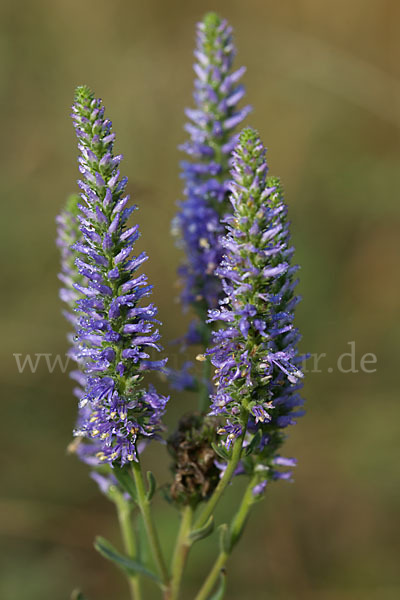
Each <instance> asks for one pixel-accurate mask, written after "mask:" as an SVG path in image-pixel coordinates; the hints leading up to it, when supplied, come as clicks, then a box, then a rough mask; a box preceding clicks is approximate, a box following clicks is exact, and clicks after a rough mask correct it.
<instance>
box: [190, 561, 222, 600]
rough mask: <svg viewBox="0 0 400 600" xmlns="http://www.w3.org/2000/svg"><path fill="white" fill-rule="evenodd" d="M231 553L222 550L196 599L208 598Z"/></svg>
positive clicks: (205, 599) (206, 599)
mask: <svg viewBox="0 0 400 600" xmlns="http://www.w3.org/2000/svg"><path fill="white" fill-rule="evenodd" d="M228 557H229V554H228V553H227V552H224V551H223V552H220V553H219V556H218V558H217V560H216V561H215V564H214V566H213V568H212V569H211V571H210V573H209V574H208V577H207V579H206V580H205V582H204V583H203V585H202V587H201V590H200V591H199V593H198V594H197V596H196V597H195V599H194V600H208V598H209V596H210V594H211V592H212V590H213V588H214V586H215V584H216V582H217V579H218V577H219V575H220V573H221V569H223V567H224V566H225V563H226V561H227V560H228Z"/></svg>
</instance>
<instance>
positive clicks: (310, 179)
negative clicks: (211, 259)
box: [0, 0, 400, 600]
mask: <svg viewBox="0 0 400 600" xmlns="http://www.w3.org/2000/svg"><path fill="white" fill-rule="evenodd" d="M210 9H214V10H217V11H219V12H220V13H221V14H222V15H223V16H225V17H226V18H228V19H229V21H230V22H231V24H232V25H233V27H234V29H235V32H236V38H235V39H236V43H237V46H238V48H239V55H238V59H237V65H238V66H239V65H241V64H245V65H246V66H247V68H248V71H247V74H246V76H245V80H244V81H245V84H246V87H247V91H248V95H247V97H248V99H249V100H250V102H251V104H252V105H253V107H254V112H253V114H252V115H251V117H250V118H249V119H248V120H247V123H249V124H250V123H251V124H253V125H254V126H256V127H257V128H258V129H259V131H260V132H261V134H262V137H263V139H264V140H265V142H266V144H267V146H268V148H269V152H268V159H269V164H270V168H271V173H273V174H279V175H280V176H281V178H282V180H283V182H284V185H285V189H286V197H287V201H288V203H289V206H290V213H291V220H292V231H293V238H294V242H295V244H296V247H297V259H298V261H299V262H300V263H301V265H302V271H301V284H300V290H301V294H302V296H303V302H302V304H301V306H300V307H299V311H298V320H297V324H298V326H299V327H300V328H301V330H302V333H303V349H304V350H308V351H309V352H311V353H326V355H327V356H326V357H325V358H324V359H322V360H321V362H320V368H319V371H320V372H318V373H309V375H308V377H307V381H306V384H305V390H304V391H305V395H306V397H307V415H306V417H305V418H304V419H302V420H301V422H300V423H299V424H298V426H296V427H295V428H292V430H291V431H290V439H289V441H288V444H287V448H286V454H287V455H295V456H297V457H298V459H299V466H298V468H297V470H296V481H295V484H293V485H291V484H285V483H280V484H277V485H274V486H271V488H270V489H269V491H268V493H267V498H266V501H265V502H264V503H262V504H259V505H258V506H257V507H256V510H255V511H254V513H253V515H252V518H251V520H250V523H249V526H248V529H247V531H246V535H245V538H244V540H243V542H242V545H241V546H240V547H238V549H237V550H236V553H235V554H234V556H233V557H232V559H231V562H230V564H229V567H228V572H229V590H228V594H227V598H229V600H247V599H252V600H263V599H267V600H305V599H307V600H314V599H315V600H392V599H397V598H399V597H400V572H399V568H398V567H399V550H400V526H399V518H398V517H399V492H400V475H399V467H398V464H399V442H398V440H399V410H398V401H399V394H398V374H399V367H398V359H399V351H398V348H399V334H400V327H399V312H400V311H399V304H400V303H399V292H400V281H399V259H400V247H399V237H400V236H399V225H400V210H399V207H400V202H399V189H400V172H399V161H400V144H399V142H400V140H399V128H400V61H399V58H400V56H399V46H400V36H399V22H400V3H399V2H398V1H397V0H352V1H351V2H349V1H348V0H336V1H335V2H324V1H321V0H288V1H286V2H276V1H273V0H258V1H257V0H246V1H243V0H225V1H218V0H214V2H209V1H207V2H202V1H199V0H197V1H194V0H185V1H181V2H179V1H177V0H171V1H169V2H167V1H166V0H158V1H157V0H146V2H144V1H142V2H139V1H138V0H131V1H130V2H128V1H123V0H112V1H111V2H110V1H106V0H85V1H84V2H82V1H77V0H69V1H68V2H67V1H63V0H59V1H57V0H35V2H32V1H30V0H14V1H13V2H11V1H7V0H2V2H1V8H0V23H1V35H0V93H1V99H2V111H1V138H2V141H1V150H0V152H1V153H2V158H1V161H0V188H1V196H2V201H1V216H2V219H1V235H0V244H1V252H0V260H1V261H2V266H1V283H2V298H1V302H2V309H1V312H0V320H1V326H0V331H1V338H2V344H1V346H2V348H1V361H0V369H1V377H2V384H1V395H2V408H1V419H0V423H1V424H0V427H1V436H0V444H1V446H2V450H1V452H0V462H1V491H0V537H1V552H0V555H1V559H0V561H1V574H0V598H1V599H2V600H61V599H68V598H69V597H70V593H71V590H72V589H73V588H75V587H80V588H82V589H83V590H84V591H85V593H86V594H87V596H88V598H89V599H90V600H119V599H120V600H124V598H127V589H126V588H125V583H124V582H123V581H121V578H120V575H119V573H117V572H116V571H115V570H114V568H113V566H110V565H108V564H106V562H105V561H104V560H103V559H102V558H101V557H100V556H98V555H97V554H96V553H95V551H94V550H93V548H92V540H93V538H94V535H95V534H97V533H101V534H103V535H106V536H108V537H109V538H110V539H112V540H113V541H114V543H115V544H118V543H119V538H118V531H117V530H116V526H115V519H114V514H113V507H112V505H111V504H110V503H108V502H107V500H106V499H104V498H102V497H101V496H100V495H99V493H98V491H97V489H96V486H95V484H94V483H93V482H92V481H91V480H89V478H88V476H87V469H86V467H85V466H83V465H81V464H79V463H78V461H77V460H76V459H75V458H74V457H71V456H68V455H67V454H66V452H65V448H66V446H67V444H68V442H69V441H70V437H71V428H72V426H73V422H74V419H75V412H76V407H75V402H74V400H73V399H72V396H71V387H72V383H71V382H70V380H69V378H68V376H67V375H66V374H63V373H62V372H61V371H60V369H57V368H56V369H55V370H54V372H53V373H49V371H48V369H47V368H46V365H45V363H44V362H43V361H42V362H40V363H39V366H38V368H37V370H36V372H35V373H31V372H30V370H29V369H28V368H27V369H26V370H25V371H24V372H23V373H19V372H18V368H17V364H16V360H15V358H14V356H13V354H14V353H19V354H22V355H23V356H25V355H26V354H31V355H34V354H35V353H50V354H52V355H55V354H58V353H59V354H62V355H63V354H64V353H65V351H66V349H67V343H66V338H65V335H66V329H67V327H66V324H65V322H64V320H63V318H62V316H61V314H60V302H59V301H58V281H57V271H58V253H57V250H56V248H55V245H54V238H55V225H54V218H55V215H56V214H57V212H58V211H59V210H60V208H61V207H62V205H63V202H64V200H65V198H66V196H67V195H68V194H70V193H71V192H73V191H76V189H77V188H76V183H75V182H76V179H77V164H76V146H75V139H74V133H73V129H72V125H71V123H70V120H69V116H68V115H69V112H70V105H71V102H72V96H73V90H74V87H75V86H76V85H77V84H81V83H87V84H89V85H90V86H91V87H92V88H93V89H94V90H95V92H96V94H97V95H99V96H101V97H102V98H103V100H104V102H105V104H106V107H107V111H108V113H107V114H108V115H109V116H110V117H111V118H112V120H113V124H114V128H115V131H116V132H117V149H118V151H119V152H122V153H124V155H125V160H124V168H123V171H124V173H126V174H127V175H128V176H129V178H130V184H129V186H130V192H132V194H133V195H134V198H135V201H136V202H137V203H138V204H139V205H140V211H139V212H138V213H137V218H138V221H139V223H140V226H141V231H142V239H141V241H140V248H141V249H142V248H146V251H147V252H148V254H149V255H150V257H151V260H150V261H149V262H148V265H147V266H146V270H147V273H148V274H149V277H150V279H151V281H152V282H154V284H155V294H154V300H155V301H156V302H157V303H158V305H159V307H160V313H161V318H162V320H163V322H164V327H163V334H164V342H165V346H166V347H167V348H168V341H170V340H172V339H174V338H176V337H178V336H179V335H182V334H183V333H184V331H185V327H186V324H187V322H188V318H187V317H185V318H182V317H181V312H180V307H179V305H178V304H177V303H176V300H175V299H176V296H177V293H178V292H177V288H176V283H175V280H176V277H175V271H176V268H177V265H178V263H179V260H180V253H179V251H178V250H177V249H176V248H174V243H173V241H172V239H171V237H170V234H169V222H170V220H171V218H172V217H173V215H174V211H175V202H176V199H177V198H179V196H180V194H181V182H180V180H179V169H178V162H179V160H180V158H181V156H180V153H179V152H178V150H177V149H176V147H177V145H178V144H179V143H181V142H182V141H183V140H184V139H185V134H184V132H183V129H182V125H183V110H184V107H185V106H186V105H190V104H191V92H192V79H193V74H192V70H191V64H192V50H193V40H194V26H195V22H196V21H197V20H198V19H199V18H200V17H201V16H202V15H203V13H204V12H206V11H207V10H210ZM351 341H354V342H355V345H354V348H355V357H356V368H357V369H358V372H357V373H356V372H351V373H343V372H340V370H338V368H337V359H338V357H339V356H340V355H341V354H343V353H345V352H348V351H349V349H350V346H349V342H351ZM168 351H169V350H168ZM365 353H374V354H375V355H376V357H377V364H376V372H374V373H365V372H362V371H361V370H360V360H361V357H362V356H363V355H364V354H365ZM171 355H172V361H177V360H178V359H177V358H176V351H175V350H171ZM179 360H180V359H179ZM346 361H347V362H346ZM343 365H344V366H345V367H346V368H347V369H348V368H350V357H347V358H345V359H343ZM369 368H372V367H371V366H370V365H369ZM311 369H312V365H310V370H311ZM192 404H193V399H192V398H191V397H190V396H189V395H188V396H185V395H184V394H177V395H176V396H174V397H173V399H172V400H171V403H170V410H169V413H168V416H167V421H168V423H173V422H174V419H176V417H177V415H179V414H181V413H183V412H184V411H185V410H187V409H189V408H190V407H191V406H192ZM154 450H155V451H156V452H154ZM158 450H160V452H158ZM160 453H161V454H162V459H160V458H159V455H160ZM156 454H157V456H156ZM147 464H148V466H150V467H151V468H153V469H154V471H155V472H156V474H157V477H158V479H159V481H160V482H161V483H164V482H166V481H167V480H168V477H169V475H168V459H167V457H166V456H165V452H164V451H163V450H162V449H160V448H157V449H153V451H150V452H149V455H148V457H147ZM237 486H239V487H240V482H239V483H238V484H235V485H234V486H232V488H231V489H230V490H229V494H228V496H229V498H230V500H229V501H230V503H231V505H232V502H233V499H234V497H235V495H236V494H237V493H238V487H237ZM158 510H159V512H158V520H159V521H160V522H163V523H164V534H165V536H164V537H166V538H167V542H166V546H167V549H168V548H169V545H170V540H171V539H172V536H173V534H174V531H175V529H176V523H177V520H176V514H175V512H174V510H173V509H172V508H170V507H168V506H167V507H166V506H164V505H162V504H160V506H159V508H158ZM211 544H212V540H211V541H210V544H208V545H207V544H205V547H204V549H203V550H196V552H194V553H193V556H192V560H191V562H190V567H189V577H188V580H187V584H186V588H185V591H184V594H183V598H184V599H185V600H186V599H187V600H190V598H191V597H192V595H193V593H194V591H195V590H196V589H197V588H198V586H199V584H200V582H201V577H202V573H204V572H205V570H206V569H207V567H208V566H209V564H210V560H211V552H212V550H211ZM148 598H149V600H151V599H152V598H153V595H152V592H151V591H149V592H148Z"/></svg>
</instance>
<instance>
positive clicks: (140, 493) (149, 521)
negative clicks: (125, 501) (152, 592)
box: [132, 461, 169, 588]
mask: <svg viewBox="0 0 400 600" xmlns="http://www.w3.org/2000/svg"><path fill="white" fill-rule="evenodd" d="M132 469H133V477H134V479H135V484H136V491H137V502H138V505H139V508H140V511H141V513H142V516H143V521H144V524H145V527H146V532H147V536H148V539H149V543H150V547H151V550H152V553H153V557H154V560H155V562H156V565H157V568H158V571H159V574H160V576H161V579H162V582H163V584H164V586H165V587H166V588H167V587H168V583H169V575H168V569H167V567H166V564H165V561H164V557H163V554H162V550H161V546H160V541H159V539H158V534H157V530H156V528H155V525H154V521H153V516H152V514H151V508H150V502H149V500H148V498H147V495H146V491H145V486H144V481H143V474H142V468H141V465H140V462H139V461H138V462H136V461H134V462H133V463H132Z"/></svg>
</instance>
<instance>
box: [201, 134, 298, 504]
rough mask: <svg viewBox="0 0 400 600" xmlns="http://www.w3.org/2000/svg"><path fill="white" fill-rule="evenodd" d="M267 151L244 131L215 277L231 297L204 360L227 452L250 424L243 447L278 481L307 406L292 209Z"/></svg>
mask: <svg viewBox="0 0 400 600" xmlns="http://www.w3.org/2000/svg"><path fill="white" fill-rule="evenodd" d="M265 152H266V151H265V148H264V146H263V145H262V143H261V141H260V138H259V137H258V134H257V133H256V132H255V131H254V130H253V129H245V130H244V131H243V132H242V134H241V136H240V140H239V143H238V145H237V146H236V148H235V151H234V154H233V169H232V172H231V175H232V184H231V193H232V195H231V202H232V206H233V209H234V212H233V215H232V216H229V217H227V218H226V219H225V222H226V223H227V230H228V233H227V235H226V236H225V237H224V238H223V240H222V242H221V243H222V246H223V247H224V249H225V255H224V258H223V260H222V262H221V264H220V266H219V268H218V269H217V271H216V273H217V275H218V276H219V278H220V280H221V283H222V287H223V290H224V295H225V296H224V298H223V299H222V300H221V301H220V308H219V309H214V310H210V311H209V320H210V321H212V322H216V323H218V325H219V329H217V330H216V331H214V332H213V334H212V339H213V346H212V347H211V348H210V349H209V350H207V353H206V354H207V355H208V356H210V357H211V362H212V364H213V365H214V367H215V377H214V382H215V386H216V390H217V391H216V393H215V394H214V395H213V396H212V397H211V400H212V403H211V411H210V414H211V415H216V416H221V417H223V418H225V425H224V426H223V427H221V428H220V430H219V433H220V434H222V435H223V436H224V437H223V440H224V444H225V446H226V447H227V448H229V447H230V446H231V445H232V443H233V441H234V439H235V438H237V437H239V436H240V435H241V433H242V425H243V419H247V418H248V423H247V432H248V434H247V439H246V442H245V444H246V446H248V448H249V452H250V454H252V455H253V459H254V464H255V465H258V466H259V467H260V466H261V467H262V468H264V469H266V472H268V473H269V477H270V478H275V479H276V478H277V475H276V470H275V468H276V467H277V466H284V467H286V466H293V465H294V464H295V461H294V460H293V459H290V460H289V459H284V458H282V457H280V456H279V455H278V454H277V451H278V449H279V447H280V445H281V443H282V441H283V435H282V429H283V428H284V427H286V426H287V425H289V424H292V423H294V422H295V421H294V417H296V416H300V414H301V413H300V412H299V411H296V410H293V409H296V408H297V407H299V406H300V405H301V404H302V402H303V401H302V399H301V397H300V395H299V389H300V387H301V379H302V377H303V373H302V371H301V362H302V356H300V355H299V353H298V350H297V343H298V341H299V339H300V336H299V333H298V331H297V329H296V328H294V326H293V319H294V309H295V306H296V304H297V302H298V300H299V298H298V297H296V296H295V294H294V289H295V286H296V284H297V281H296V280H295V279H294V274H295V272H296V270H297V267H296V266H292V265H291V259H292V256H293V252H294V250H293V248H292V247H291V246H290V235H289V223H288V220H287V207H286V205H285V203H284V201H283V196H282V191H281V186H280V182H279V180H278V179H277V178H272V177H267V163H266V160H265ZM252 440H253V441H252ZM283 477H284V475H282V477H281V478H283ZM262 485H264V484H262ZM261 488H262V486H261V485H260V486H259V487H257V490H256V492H255V494H258V493H259V491H258V490H261Z"/></svg>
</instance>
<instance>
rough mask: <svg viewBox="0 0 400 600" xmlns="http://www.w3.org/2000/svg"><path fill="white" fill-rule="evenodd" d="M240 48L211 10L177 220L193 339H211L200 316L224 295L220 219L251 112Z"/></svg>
mask: <svg viewBox="0 0 400 600" xmlns="http://www.w3.org/2000/svg"><path fill="white" fill-rule="evenodd" d="M235 54H236V50H235V47H234V44H233V41H232V29H231V27H230V26H229V25H228V23H227V22H226V21H225V20H222V19H221V18H220V17H218V16H217V15H216V14H214V13H209V14H207V15H206V16H205V18H204V19H203V21H202V22H200V23H199V24H198V26H197V48H196V51H195V57H196V63H195V65H194V70H195V73H196V80H195V91H194V101H195V108H194V109H187V110H186V115H187V117H188V118H189V122H188V123H187V124H186V126H185V129H186V131H187V132H188V133H189V136H190V139H189V141H188V142H186V143H185V144H183V146H182V147H181V149H182V150H183V151H184V152H186V154H187V155H188V160H186V161H184V162H182V177H183V179H184V180H185V189H184V195H185V199H184V200H183V201H182V202H180V203H179V211H178V214H177V216H176V217H175V219H174V222H173V233H174V234H177V235H178V236H179V238H180V244H181V245H182V246H183V248H184V251H185V254H186V258H185V262H184V264H183V266H182V267H181V268H180V275H181V277H182V280H183V285H184V289H183V292H182V302H183V304H184V305H185V306H192V307H193V308H194V309H195V312H196V313H197V316H198V317H200V321H196V322H195V325H194V326H193V325H192V326H191V328H190V332H189V334H188V337H187V341H188V343H199V342H201V341H203V343H205V345H207V344H208V342H209V330H210V329H211V326H210V325H208V326H207V325H206V326H205V327H204V324H203V325H202V324H201V322H202V321H204V320H205V318H206V315H207V310H208V309H209V308H216V307H217V306H218V300H219V299H220V298H221V295H222V288H221V282H220V280H219V278H218V277H216V276H215V273H214V272H215V268H216V267H217V266H218V265H219V263H220V260H221V258H222V253H223V249H222V247H221V244H220V243H219V238H220V236H221V235H223V234H224V232H225V229H224V226H223V225H222V224H221V221H220V219H221V217H222V216H224V215H225V214H226V213H227V212H229V211H230V210H231V206H230V203H229V199H228V196H229V189H228V182H229V169H230V159H231V153H232V150H233V148H234V146H235V143H236V141H237V135H236V134H235V129H236V127H237V126H238V125H239V123H240V122H241V121H242V120H243V119H244V118H245V117H246V116H247V114H248V113H249V112H250V107H249V106H245V107H244V108H241V109H239V108H238V107H237V105H238V103H239V102H240V100H241V99H242V98H243V96H244V94H245V90H244V87H243V85H242V84H240V83H239V80H240V78H241V77H242V75H243V73H244V71H245V69H244V68H243V67H242V68H240V69H238V70H233V61H234V57H235Z"/></svg>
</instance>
